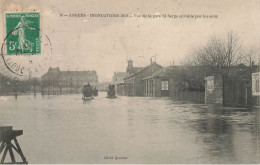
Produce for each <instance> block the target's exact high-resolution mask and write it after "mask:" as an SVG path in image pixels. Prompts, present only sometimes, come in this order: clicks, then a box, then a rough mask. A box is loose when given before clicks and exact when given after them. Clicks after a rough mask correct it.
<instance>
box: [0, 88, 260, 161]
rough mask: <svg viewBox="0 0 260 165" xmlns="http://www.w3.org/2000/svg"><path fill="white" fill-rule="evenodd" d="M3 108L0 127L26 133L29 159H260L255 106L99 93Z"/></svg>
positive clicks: (26, 100) (8, 101) (2, 102)
mask: <svg viewBox="0 0 260 165" xmlns="http://www.w3.org/2000/svg"><path fill="white" fill-rule="evenodd" d="M0 107H1V108H0V126H13V128H14V129H22V130H23V131H24V134H23V135H22V136H20V137H18V141H19V143H20V146H21V148H22V150H23V153H24V155H25V157H26V158H27V160H28V162H29V163H30V164H32V163H33V164H34V163H42V164H43V163H52V164H56V163H128V164H130V163H141V164H147V163H161V164H169V163H193V164H196V163H234V164H235V163H247V164H248V163H259V162H260V158H259V157H260V156H259V155H260V153H259V150H260V148H259V144H258V143H259V142H257V141H259V140H260V137H259V135H258V134H259V110H258V112H257V110H256V109H253V110H252V109H234V108H213V107H208V105H204V104H195V103H190V102H182V101H174V100H172V99H170V98H151V97H124V96H118V98H116V99H107V98H106V93H102V92H100V93H99V96H98V97H95V99H93V100H87V101H83V100H82V99H81V94H78V95H60V96H44V97H41V96H40V95H37V97H36V98H34V97H33V95H27V96H26V95H25V96H18V99H17V100H15V98H14V96H5V97H1V99H0ZM257 135H258V136H257ZM8 156H9V155H8ZM116 158H117V159H116ZM8 159H9V157H8Z"/></svg>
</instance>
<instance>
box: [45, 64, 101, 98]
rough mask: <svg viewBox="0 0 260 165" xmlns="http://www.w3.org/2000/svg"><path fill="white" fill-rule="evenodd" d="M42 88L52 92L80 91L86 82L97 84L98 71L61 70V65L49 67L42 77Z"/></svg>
mask: <svg viewBox="0 0 260 165" xmlns="http://www.w3.org/2000/svg"><path fill="white" fill-rule="evenodd" d="M41 81H42V88H43V90H46V88H47V90H48V91H47V92H49V93H50V92H52V93H78V92H79V91H80V90H81V88H82V86H83V85H84V84H87V83H90V84H91V85H92V86H96V85H97V83H98V76H97V73H96V71H69V70H68V71H60V69H59V67H57V68H49V70H48V72H47V73H45V74H44V75H43V76H42V77H41Z"/></svg>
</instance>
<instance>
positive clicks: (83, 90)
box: [82, 85, 87, 98]
mask: <svg viewBox="0 0 260 165" xmlns="http://www.w3.org/2000/svg"><path fill="white" fill-rule="evenodd" d="M86 93H87V85H83V88H82V94H83V98H85V97H86Z"/></svg>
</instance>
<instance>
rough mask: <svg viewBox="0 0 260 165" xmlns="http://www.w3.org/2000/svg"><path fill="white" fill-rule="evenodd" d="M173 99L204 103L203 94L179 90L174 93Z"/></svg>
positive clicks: (201, 92)
mask: <svg viewBox="0 0 260 165" xmlns="http://www.w3.org/2000/svg"><path fill="white" fill-rule="evenodd" d="M173 98H174V99H178V100H186V101H196V102H204V101H205V92H203V91H188V90H185V91H183V90H180V91H177V92H175V93H174V96H173Z"/></svg>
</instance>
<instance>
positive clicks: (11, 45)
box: [5, 12, 41, 55]
mask: <svg viewBox="0 0 260 165" xmlns="http://www.w3.org/2000/svg"><path fill="white" fill-rule="evenodd" d="M5 24H6V36H7V38H6V55H36V54H41V41H40V36H41V34H40V13H39V12H13V13H11V12H10V13H9V12H8V13H5Z"/></svg>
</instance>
